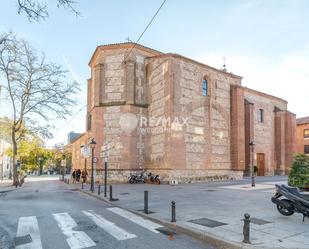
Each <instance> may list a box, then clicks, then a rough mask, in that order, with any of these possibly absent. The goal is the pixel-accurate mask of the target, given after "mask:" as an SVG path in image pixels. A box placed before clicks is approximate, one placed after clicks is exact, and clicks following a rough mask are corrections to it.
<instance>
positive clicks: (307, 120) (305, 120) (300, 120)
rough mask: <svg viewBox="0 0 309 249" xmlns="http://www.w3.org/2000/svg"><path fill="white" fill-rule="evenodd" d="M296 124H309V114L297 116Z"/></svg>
mask: <svg viewBox="0 0 309 249" xmlns="http://www.w3.org/2000/svg"><path fill="white" fill-rule="evenodd" d="M296 124H297V125H301V124H309V116H308V117H303V118H298V119H296Z"/></svg>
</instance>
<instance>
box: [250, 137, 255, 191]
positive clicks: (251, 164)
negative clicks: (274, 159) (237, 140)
mask: <svg viewBox="0 0 309 249" xmlns="http://www.w3.org/2000/svg"><path fill="white" fill-rule="evenodd" d="M254 146H255V142H254V141H253V140H252V141H250V143H249V147H250V152H251V163H250V175H251V186H252V187H255V174H254V166H253V164H254Z"/></svg>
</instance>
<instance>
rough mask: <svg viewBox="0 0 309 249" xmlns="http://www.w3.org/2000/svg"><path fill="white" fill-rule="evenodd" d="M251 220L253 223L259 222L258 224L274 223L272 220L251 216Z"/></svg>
mask: <svg viewBox="0 0 309 249" xmlns="http://www.w3.org/2000/svg"><path fill="white" fill-rule="evenodd" d="M251 222H252V223H253V224H257V225H265V224H268V223H272V222H271V221H268V220H263V219H258V218H251Z"/></svg>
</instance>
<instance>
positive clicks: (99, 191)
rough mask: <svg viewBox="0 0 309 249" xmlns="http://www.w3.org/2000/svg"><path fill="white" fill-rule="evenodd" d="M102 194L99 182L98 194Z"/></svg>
mask: <svg viewBox="0 0 309 249" xmlns="http://www.w3.org/2000/svg"><path fill="white" fill-rule="evenodd" d="M100 194H101V185H100V184H99V186H98V195H100Z"/></svg>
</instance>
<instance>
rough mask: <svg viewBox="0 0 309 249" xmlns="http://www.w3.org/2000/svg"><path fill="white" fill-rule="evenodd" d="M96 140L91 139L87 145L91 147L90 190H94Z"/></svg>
mask: <svg viewBox="0 0 309 249" xmlns="http://www.w3.org/2000/svg"><path fill="white" fill-rule="evenodd" d="M96 144H97V143H96V141H95V140H94V138H92V139H91V141H90V143H89V146H90V148H91V185H90V191H91V192H94V148H95V146H96Z"/></svg>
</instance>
